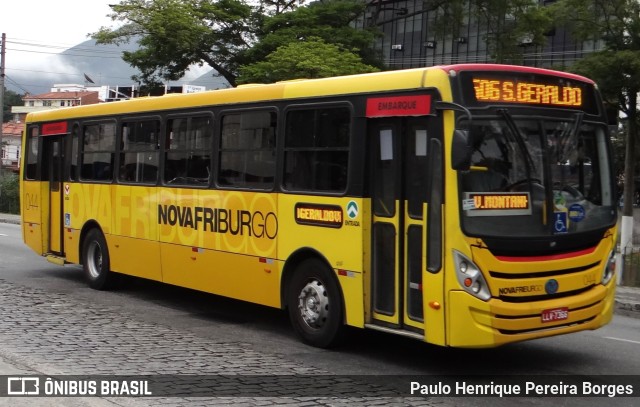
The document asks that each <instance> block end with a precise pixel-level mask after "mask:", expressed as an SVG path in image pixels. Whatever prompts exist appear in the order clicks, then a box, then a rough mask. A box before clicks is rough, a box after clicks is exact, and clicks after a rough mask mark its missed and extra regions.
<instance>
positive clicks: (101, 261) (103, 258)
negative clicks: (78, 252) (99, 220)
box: [82, 229, 113, 290]
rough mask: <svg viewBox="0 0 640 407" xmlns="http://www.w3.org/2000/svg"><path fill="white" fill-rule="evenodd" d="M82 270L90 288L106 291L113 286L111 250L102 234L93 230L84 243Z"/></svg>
mask: <svg viewBox="0 0 640 407" xmlns="http://www.w3.org/2000/svg"><path fill="white" fill-rule="evenodd" d="M82 268H83V270H84V275H85V278H86V280H87V283H88V284H89V287H91V288H93V289H95V290H106V289H109V288H111V286H112V284H113V273H111V271H110V268H111V263H110V261H109V248H108V247H107V241H106V240H105V238H104V235H103V234H102V232H101V231H100V230H98V229H91V230H89V232H87V235H86V236H85V238H84V240H83V243H82Z"/></svg>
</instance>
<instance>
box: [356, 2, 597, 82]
mask: <svg viewBox="0 0 640 407" xmlns="http://www.w3.org/2000/svg"><path fill="white" fill-rule="evenodd" d="M551 2H552V1H549V0H546V1H543V0H540V3H541V4H542V5H546V4H547V3H551ZM465 7H466V10H464V15H465V17H464V19H463V23H462V24H461V25H460V24H458V23H454V22H453V20H451V19H449V20H447V16H446V15H444V13H443V12H442V10H429V9H427V8H426V5H425V2H424V1H423V0H405V1H392V0H387V1H384V0H373V1H370V2H369V4H368V6H367V10H366V12H365V14H364V16H363V17H362V18H360V19H359V20H358V21H357V22H356V24H357V26H358V27H361V28H366V27H372V26H376V27H378V28H379V29H380V30H381V31H382V33H383V36H382V37H380V38H379V39H378V40H377V42H376V50H377V51H379V52H380V53H381V55H382V57H383V61H384V63H385V65H386V66H387V67H388V68H390V69H403V68H416V67H422V66H433V65H446V64H455V63H475V62H478V63H487V62H497V61H496V60H495V58H494V56H493V52H492V51H491V50H490V49H489V44H488V41H487V33H488V32H489V26H488V24H487V23H486V22H484V23H483V22H481V20H480V19H479V18H478V17H476V16H477V14H478V13H477V11H475V10H473V9H472V7H471V5H470V4H469V3H467V4H466V5H465ZM505 21H506V23H509V22H510V21H509V17H508V16H507V17H504V20H503V22H505ZM545 38H546V43H545V44H544V45H535V44H534V42H533V41H532V40H531V39H530V38H527V37H526V36H523V37H522V38H520V39H519V40H518V42H519V46H518V47H517V50H516V53H517V56H513V57H511V58H508V59H503V60H502V61H499V62H502V63H512V64H517V65H527V66H536V67H543V68H554V67H555V68H561V67H566V66H569V65H571V64H572V63H573V62H574V61H576V60H577V59H580V58H582V57H583V56H584V55H586V54H588V53H591V52H593V51H597V50H599V49H600V44H598V43H594V42H584V43H578V42H576V41H573V40H572V39H571V38H570V36H569V35H568V33H567V32H566V30H563V29H562V28H556V29H554V30H552V31H550V32H548V33H546V34H545Z"/></svg>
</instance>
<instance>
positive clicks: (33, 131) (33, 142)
mask: <svg viewBox="0 0 640 407" xmlns="http://www.w3.org/2000/svg"><path fill="white" fill-rule="evenodd" d="M38 139H39V138H38V127H31V128H30V131H29V139H28V141H27V156H26V160H27V165H26V166H25V171H24V177H25V179H30V180H35V179H36V176H37V175H38Z"/></svg>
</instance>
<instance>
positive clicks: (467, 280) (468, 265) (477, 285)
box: [453, 250, 491, 301]
mask: <svg viewBox="0 0 640 407" xmlns="http://www.w3.org/2000/svg"><path fill="white" fill-rule="evenodd" d="M453 259H454V262H455V265H456V276H457V277H458V283H460V286H461V287H462V288H463V289H464V290H465V291H466V292H468V293H469V294H471V295H473V296H474V297H477V298H479V299H481V300H483V301H487V300H488V299H489V298H491V292H490V291H489V286H488V285H487V281H486V280H485V279H484V276H483V275H482V272H481V271H480V268H479V267H478V266H476V264H475V263H474V262H473V261H471V259H469V258H468V257H467V256H465V255H464V254H462V253H460V252H458V251H457V250H454V251H453Z"/></svg>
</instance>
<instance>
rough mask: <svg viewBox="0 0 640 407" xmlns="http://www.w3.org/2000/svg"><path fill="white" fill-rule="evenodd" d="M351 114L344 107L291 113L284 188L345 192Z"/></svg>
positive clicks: (288, 124) (287, 131) (286, 140)
mask: <svg viewBox="0 0 640 407" xmlns="http://www.w3.org/2000/svg"><path fill="white" fill-rule="evenodd" d="M350 136H351V113H350V111H349V109H348V108H346V107H339V108H318V109H306V110H292V111H290V112H289V113H288V114H287V123H286V128H285V146H284V149H285V173H284V185H283V186H284V188H285V189H287V190H295V191H325V192H344V191H345V190H346V189H347V175H348V169H349V143H350Z"/></svg>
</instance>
